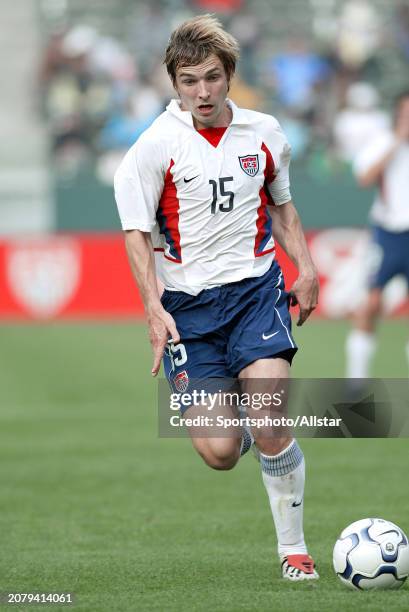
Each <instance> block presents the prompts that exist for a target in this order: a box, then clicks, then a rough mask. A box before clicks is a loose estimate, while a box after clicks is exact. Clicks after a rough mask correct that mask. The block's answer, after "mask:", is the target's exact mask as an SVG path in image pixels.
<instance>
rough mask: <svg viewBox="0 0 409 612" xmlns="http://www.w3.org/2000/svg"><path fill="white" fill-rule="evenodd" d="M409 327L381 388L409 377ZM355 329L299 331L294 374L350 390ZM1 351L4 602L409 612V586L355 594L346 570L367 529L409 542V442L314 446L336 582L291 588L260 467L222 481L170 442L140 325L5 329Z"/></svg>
mask: <svg viewBox="0 0 409 612" xmlns="http://www.w3.org/2000/svg"><path fill="white" fill-rule="evenodd" d="M406 326H407V324H406V323H405V322H403V321H402V322H399V321H392V322H388V323H384V324H383V326H382V328H381V330H380V351H379V352H378V356H377V360H376V364H375V368H376V369H375V373H376V375H378V376H384V377H399V376H400V377H405V376H407V369H406V364H405V361H404V353H403V350H404V343H405V340H406V334H407V327H406ZM347 329H348V327H347V324H346V323H342V322H339V323H333V322H332V323H331V322H325V323H324V322H319V321H312V322H310V323H309V324H307V325H306V326H305V327H304V328H302V329H300V330H296V337H297V340H298V341H299V344H301V345H302V346H303V347H304V348H303V350H302V351H300V353H299V355H298V356H297V359H296V363H295V367H294V374H295V375H297V376H304V377H309V376H311V377H312V376H316V377H321V376H322V377H331V376H342V375H343V341H344V337H345V333H346V331H347ZM0 337H1V341H0V431H1V434H0V460H1V461H0V464H1V469H0V485H1V488H0V491H1V495H0V534H1V535H0V591H3V592H4V591H6V590H12V591H16V592H30V591H36V592H38V591H42V592H62V591H65V592H67V591H71V592H73V593H74V594H75V597H76V605H75V607H73V608H72V609H75V610H78V611H89V612H102V611H103V612H105V611H110V612H111V611H112V612H113V611H120V612H127V611H132V612H134V611H138V612H139V611H141V612H145V611H150V610H158V611H162V612H164V611H166V612H167V611H170V610H172V611H173V610H175V611H176V610H178V611H189V612H190V611H196V610H200V611H203V612H204V611H208V610H212V611H215V612H216V611H220V612H236V611H239V610H243V611H257V612H262V611H267V610H268V611H271V610H277V611H282V610H285V611H291V612H293V611H294V612H310V611H311V612H312V611H314V612H315V611H317V612H318V611H319V612H338V611H340V612H347V611H352V610H353V611H354V612H362V611H368V612H369V611H370V612H374V611H375V612H376V611H381V610H382V611H383V610H385V609H388V610H393V611H394V612H395V611H398V610H402V611H403V610H408V608H409V603H408V601H409V593H408V589H409V585H407V584H406V585H405V586H404V587H403V588H402V589H401V590H400V591H396V592H376V593H370V592H350V591H348V590H346V589H345V588H344V587H343V585H341V584H340V583H339V581H338V580H337V578H336V577H335V575H334V573H333V571H332V566H331V556H332V547H333V544H334V542H335V539H336V537H337V535H338V534H339V532H340V530H341V529H342V528H344V527H345V526H346V525H347V524H349V523H350V522H352V521H353V520H356V519H359V518H364V517H366V516H381V517H383V518H386V519H389V520H392V521H395V522H396V523H398V524H399V525H401V526H402V528H403V529H406V530H407V531H409V515H408V513H407V508H408V494H407V474H408V452H407V449H408V445H407V441H406V440H303V441H302V446H303V449H304V452H305V456H306V461H307V488H306V498H305V532H306V538H307V542H308V544H309V547H310V551H311V553H312V554H313V556H314V557H315V559H316V560H317V563H318V569H319V572H320V574H321V577H322V578H321V580H320V581H318V583H317V584H299V585H293V584H288V583H284V582H283V581H282V580H281V579H280V577H279V567H278V563H277V561H276V556H275V536H274V535H273V525H272V519H271V515H270V511H269V508H268V502H267V497H266V494H265V491H264V488H263V486H262V482H261V477H260V475H259V466H258V464H257V463H256V462H255V461H254V460H253V458H252V457H250V456H246V457H244V458H243V459H242V461H240V463H239V465H238V466H237V467H236V469H234V470H233V471H231V472H214V471H211V470H210V469H209V468H206V467H205V465H204V464H203V463H202V461H201V459H200V458H199V457H198V456H196V455H195V453H194V452H193V451H192V449H191V447H190V442H189V441H188V440H169V439H167V440H164V439H158V437H157V433H156V431H157V415H156V399H155V394H156V388H157V385H156V382H155V381H154V380H152V379H151V377H150V374H149V371H150V367H151V357H150V348H149V346H148V341H147V334H146V331H145V329H144V328H143V327H142V326H141V325H140V324H137V323H126V324H125V323H124V324H113V323H112V324H111V323H110V324H91V323H90V324H85V323H84V324H64V325H61V324H55V325H38V326H30V325H21V326H20V325H19V326H17V325H16V326H9V327H5V326H2V327H1V328H0ZM2 609H6V606H2ZM7 609H13V608H11V607H10V606H7ZM14 609H18V610H36V609H40V606H34V605H32V606H15V607H14ZM48 609H64V608H63V607H62V606H52V607H51V608H48ZM69 609H70V608H69Z"/></svg>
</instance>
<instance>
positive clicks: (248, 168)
mask: <svg viewBox="0 0 409 612" xmlns="http://www.w3.org/2000/svg"><path fill="white" fill-rule="evenodd" d="M239 162H240V167H241V169H242V170H243V172H245V173H246V174H248V175H249V176H256V174H257V172H258V155H244V156H243V157H239Z"/></svg>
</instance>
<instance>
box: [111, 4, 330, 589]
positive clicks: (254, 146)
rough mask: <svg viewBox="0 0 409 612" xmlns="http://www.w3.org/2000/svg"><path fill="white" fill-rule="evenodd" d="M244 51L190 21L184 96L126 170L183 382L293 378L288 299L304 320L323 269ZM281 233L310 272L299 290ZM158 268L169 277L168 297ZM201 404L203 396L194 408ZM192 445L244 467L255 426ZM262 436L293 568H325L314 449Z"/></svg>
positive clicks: (180, 43)
mask: <svg viewBox="0 0 409 612" xmlns="http://www.w3.org/2000/svg"><path fill="white" fill-rule="evenodd" d="M237 59H238V45H237V42H236V41H235V39H234V38H233V37H232V36H231V35H229V34H228V33H227V32H225V31H224V30H223V29H222V27H221V25H220V23H219V22H218V20H217V19H215V18H213V17H212V16H210V15H204V16H200V17H196V18H194V19H191V20H189V21H186V22H185V23H183V24H182V25H181V26H180V27H178V28H177V29H176V30H175V31H174V32H173V34H172V36H171V38H170V41H169V45H168V47H167V50H166V56H165V63H166V67H167V70H168V73H169V76H170V78H171V80H172V83H173V86H174V88H175V90H176V92H177V94H178V98H179V99H178V100H176V99H175V100H172V101H171V102H170V104H169V106H168V107H167V109H166V111H165V112H164V113H163V114H162V115H160V116H159V117H158V118H157V119H156V121H155V122H154V123H153V124H152V126H151V127H150V128H149V129H147V130H146V131H145V132H144V133H143V134H142V136H141V137H140V138H139V139H138V141H137V142H136V144H135V145H134V146H133V147H131V149H130V150H129V151H128V153H127V154H126V156H125V158H124V160H123V162H122V164H121V165H120V167H119V169H118V171H117V173H116V175H115V195H116V201H117V205H118V209H119V214H120V218H121V223H122V227H123V229H124V230H125V241H126V248H127V252H128V256H129V261H130V265H131V268H132V270H133V274H134V276H135V279H136V282H137V284H138V287H139V290H140V293H141V296H142V299H143V302H144V306H145V311H146V316H147V321H148V326H149V333H150V340H151V344H152V347H153V353H154V361H153V368H152V374H153V375H154V376H155V375H156V374H157V373H158V370H159V367H160V363H161V359H162V356H163V358H164V368H165V373H166V376H167V378H168V380H169V382H170V383H171V385H173V386H175V387H176V388H177V389H180V388H186V387H187V386H188V385H189V381H191V380H193V379H201V380H203V379H209V378H212V379H213V378H219V379H223V378H229V377H237V378H238V379H239V380H240V381H241V383H242V384H243V385H244V386H245V385H246V384H247V385H248V384H249V383H250V387H251V381H254V379H271V381H274V380H277V379H286V378H288V376H289V370H290V364H291V361H292V358H293V356H294V354H295V352H296V350H297V347H296V344H295V342H294V339H293V336H292V334H291V318H290V315H289V311H288V302H289V300H290V299H291V300H292V302H293V304H295V303H296V302H298V304H299V309H300V310H299V320H298V324H299V325H302V324H303V323H304V322H305V320H306V319H307V317H308V316H309V315H310V313H311V311H312V310H313V309H314V307H315V306H316V304H317V296H318V282H317V275H316V270H315V267H314V265H313V262H312V260H311V257H310V255H309V252H308V249H307V246H306V241H305V238H304V235H303V232H302V228H301V224H300V220H299V217H298V215H297V212H296V210H295V208H294V205H293V204H292V201H291V195H290V191H289V178H288V167H289V160H290V148H289V145H288V143H287V141H286V138H285V136H284V134H283V132H282V131H281V128H280V126H279V124H278V122H277V121H276V119H275V118H273V117H271V116H269V115H265V114H262V113H258V112H254V111H250V110H244V109H241V108H238V107H237V106H236V105H235V104H234V103H233V102H232V101H231V100H229V99H227V93H228V90H229V86H230V82H231V79H232V77H233V74H234V71H235V65H236V61H237ZM267 209H268V210H269V211H270V212H269V213H268V210H267ZM273 234H274V237H275V238H276V239H277V240H278V241H279V243H280V244H281V245H282V246H283V247H284V249H285V250H286V252H287V253H288V254H289V256H290V257H291V258H292V260H293V261H294V262H295V264H296V266H297V268H298V272H299V275H298V278H297V280H296V282H295V283H294V285H293V287H292V294H291V296H290V295H289V294H288V293H287V292H286V291H285V290H284V282H283V276H282V272H281V270H280V268H279V266H278V264H277V262H276V261H275V258H274V252H275V246H274V238H273ZM156 274H157V275H158V277H159V279H160V280H161V281H162V283H163V284H164V286H165V290H164V292H163V295H162V297H161V298H160V295H159V293H158V288H157V283H156ZM169 338H171V342H170V344H168V341H169ZM167 345H168V347H169V348H167V349H166V351H165V353H164V349H165V347H166V346H167ZM199 410H200V407H196V406H191V407H189V408H188V409H187V410H186V415H189V416H194V414H195V411H196V412H197V411H199ZM254 433H255V437H256V434H257V432H254ZM192 443H193V446H194V447H195V449H196V451H197V452H198V453H199V454H200V455H201V457H202V458H203V459H204V461H205V462H206V464H207V465H209V466H210V467H212V468H214V469H216V470H228V469H231V468H232V467H234V465H235V464H236V463H237V461H238V459H239V457H240V454H243V452H244V451H245V450H246V448H248V446H250V443H249V439H248V436H246V435H245V434H244V435H243V439H242V440H240V439H238V438H236V437H233V436H230V437H223V438H221V437H214V436H213V437H211V436H210V437H209V436H203V437H199V436H193V437H192ZM256 443H257V448H258V452H259V456H260V464H261V470H262V478H263V481H264V485H265V488H266V490H267V495H268V497H269V501H270V506H271V510H272V514H273V518H274V523H275V527H276V532H277V539H278V553H279V557H280V560H281V564H282V573H283V576H284V577H285V578H287V579H290V580H293V581H299V580H305V579H315V578H318V574H317V572H316V570H315V567H314V562H313V560H312V558H311V557H310V556H309V555H308V552H307V547H306V544H305V541H304V534H303V496H304V480H305V464H304V457H303V453H302V450H301V448H300V447H299V445H298V443H297V441H296V440H295V439H292V438H291V437H289V436H284V437H278V438H275V437H269V436H257V439H256Z"/></svg>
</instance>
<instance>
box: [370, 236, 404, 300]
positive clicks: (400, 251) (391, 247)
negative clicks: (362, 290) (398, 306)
mask: <svg viewBox="0 0 409 612" xmlns="http://www.w3.org/2000/svg"><path fill="white" fill-rule="evenodd" d="M406 234H407V236H406ZM369 259H370V272H369V289H370V290H371V289H380V290H383V289H384V287H385V285H386V284H387V283H388V282H389V281H390V280H391V279H392V278H394V277H395V276H397V275H399V274H403V273H404V271H405V268H406V266H407V261H408V259H409V232H408V233H406V232H405V233H404V234H396V233H393V232H388V231H386V230H383V229H382V228H379V227H375V228H374V229H373V232H372V243H371V245H370V249H369Z"/></svg>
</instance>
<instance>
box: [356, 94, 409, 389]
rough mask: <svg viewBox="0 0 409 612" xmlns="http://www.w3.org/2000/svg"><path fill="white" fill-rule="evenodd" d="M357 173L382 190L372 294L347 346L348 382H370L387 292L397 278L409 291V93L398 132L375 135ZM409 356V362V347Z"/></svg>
mask: <svg viewBox="0 0 409 612" xmlns="http://www.w3.org/2000/svg"><path fill="white" fill-rule="evenodd" d="M354 167H355V173H356V175H357V178H358V181H359V183H360V185H361V186H362V187H371V186H373V185H376V186H377V191H376V196H375V201H374V203H373V206H372V209H371V221H372V224H373V227H372V245H371V250H370V253H369V257H370V259H371V264H372V270H371V276H370V278H369V291H368V294H367V297H366V299H365V301H364V303H363V304H362V306H361V307H360V308H359V309H358V310H357V312H356V313H355V321H354V328H353V329H352V331H351V332H350V334H349V336H348V338H347V343H346V354H347V372H346V374H347V377H348V378H367V377H368V376H369V375H370V365H371V360H372V357H373V355H374V352H375V348H376V340H375V329H376V323H377V320H378V318H379V315H380V313H381V309H382V291H383V289H384V287H385V285H386V284H387V282H388V281H389V280H391V279H392V278H393V277H394V276H397V275H402V276H404V277H405V278H406V282H407V284H408V286H409V195H408V194H409V90H408V91H405V92H403V93H402V94H400V95H399V96H398V98H397V100H396V104H395V117H394V129H393V131H392V130H390V131H388V130H384V131H382V132H380V133H379V134H377V135H375V136H374V138H373V139H371V140H370V141H369V142H368V143H367V146H366V147H365V148H364V149H363V150H362V151H361V152H360V153H359V154H358V156H357V159H356V160H355V163H354ZM406 353H407V359H408V362H409V342H408V343H407V345H406Z"/></svg>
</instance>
